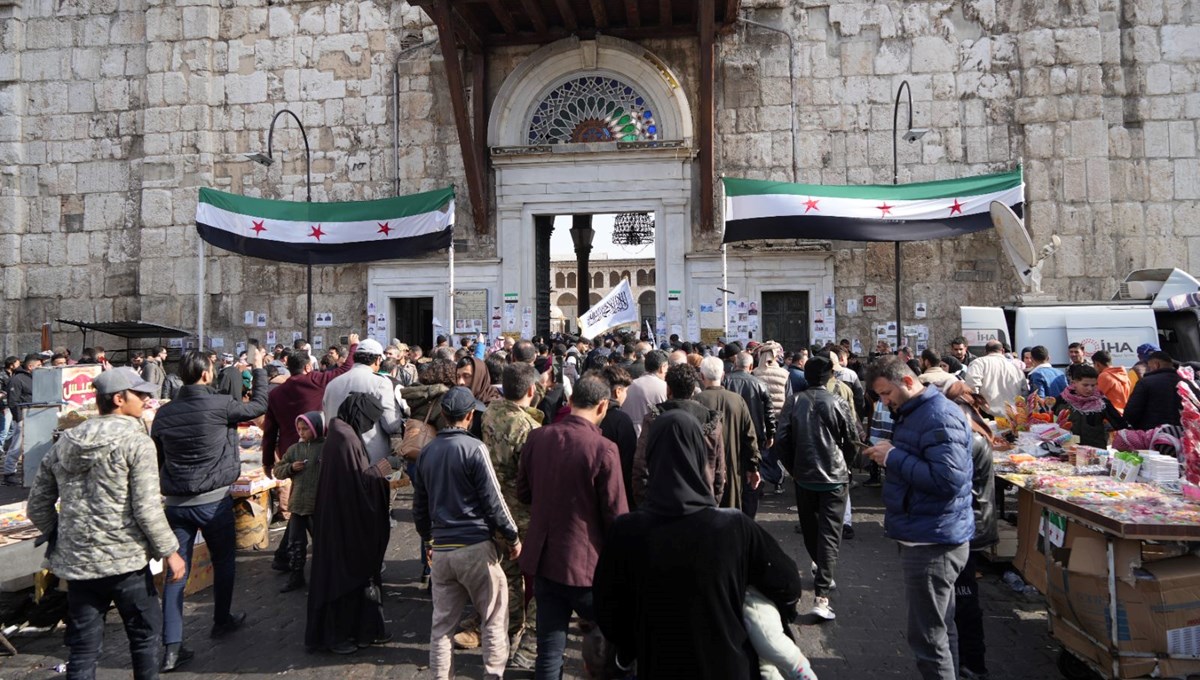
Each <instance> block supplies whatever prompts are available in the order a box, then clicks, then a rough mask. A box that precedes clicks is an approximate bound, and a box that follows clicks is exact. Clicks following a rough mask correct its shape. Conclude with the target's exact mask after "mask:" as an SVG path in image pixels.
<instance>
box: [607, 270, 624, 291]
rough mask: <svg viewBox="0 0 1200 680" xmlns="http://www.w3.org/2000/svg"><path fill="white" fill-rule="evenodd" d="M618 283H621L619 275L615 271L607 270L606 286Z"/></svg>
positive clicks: (613, 285) (614, 286) (612, 286)
mask: <svg viewBox="0 0 1200 680" xmlns="http://www.w3.org/2000/svg"><path fill="white" fill-rule="evenodd" d="M619 285H621V275H620V274H619V273H617V272H609V273H608V287H609V288H616V287H617V286H619Z"/></svg>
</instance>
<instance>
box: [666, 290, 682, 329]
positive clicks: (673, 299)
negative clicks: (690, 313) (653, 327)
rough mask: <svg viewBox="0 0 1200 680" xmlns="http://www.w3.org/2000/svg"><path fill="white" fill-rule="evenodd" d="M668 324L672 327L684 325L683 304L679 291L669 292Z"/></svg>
mask: <svg viewBox="0 0 1200 680" xmlns="http://www.w3.org/2000/svg"><path fill="white" fill-rule="evenodd" d="M667 323H669V324H670V325H671V326H672V327H675V326H682V325H683V302H681V301H680V300H679V291H677V290H669V291H667Z"/></svg>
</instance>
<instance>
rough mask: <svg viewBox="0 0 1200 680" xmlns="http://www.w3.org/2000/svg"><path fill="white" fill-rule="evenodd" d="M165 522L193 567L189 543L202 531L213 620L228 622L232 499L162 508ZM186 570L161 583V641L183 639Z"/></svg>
mask: <svg viewBox="0 0 1200 680" xmlns="http://www.w3.org/2000/svg"><path fill="white" fill-rule="evenodd" d="M164 510H165V511H166V515H167V523H168V524H170V525H171V530H172V531H174V532H175V538H176V539H178V540H179V556H180V557H182V558H183V563H184V564H185V565H187V572H188V574H190V573H191V571H192V546H193V545H194V544H195V542H196V532H197V531H199V532H200V533H201V534H203V535H204V542H205V543H207V544H208V552H209V554H210V555H211V556H212V565H213V621H214V622H215V623H227V622H228V621H229V620H230V618H231V616H230V611H229V610H230V608H231V607H232V606H233V578H234V571H235V567H236V562H235V561H234V560H235V558H236V556H237V554H236V550H237V539H236V537H235V535H234V530H233V499H232V498H230V497H229V496H226V497H225V498H223V499H221V500H219V501H217V502H216V503H205V504H204V505H190V506H178V505H168V506H166V507H165V508H164ZM186 584H187V574H185V575H184V577H183V578H182V579H180V580H179V581H176V582H174V583H167V584H166V586H164V587H163V644H165V645H172V644H176V643H180V642H183V587H184V586H185V585H186Z"/></svg>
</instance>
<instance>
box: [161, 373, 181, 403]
mask: <svg viewBox="0 0 1200 680" xmlns="http://www.w3.org/2000/svg"><path fill="white" fill-rule="evenodd" d="M182 388H183V378H180V377H179V376H177V375H175V374H174V373H168V374H167V377H166V379H165V380H163V386H162V398H163V399H174V398H175V397H177V396H178V395H179V390H180V389H182Z"/></svg>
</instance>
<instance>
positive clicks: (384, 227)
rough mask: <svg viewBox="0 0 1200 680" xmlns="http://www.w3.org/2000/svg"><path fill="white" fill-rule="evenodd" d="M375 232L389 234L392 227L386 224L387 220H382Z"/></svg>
mask: <svg viewBox="0 0 1200 680" xmlns="http://www.w3.org/2000/svg"><path fill="white" fill-rule="evenodd" d="M375 233H377V234H383V235H384V236H389V235H391V233H392V228H391V227H389V226H388V223H387V222H382V223H380V224H379V231H377V232H375Z"/></svg>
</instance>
